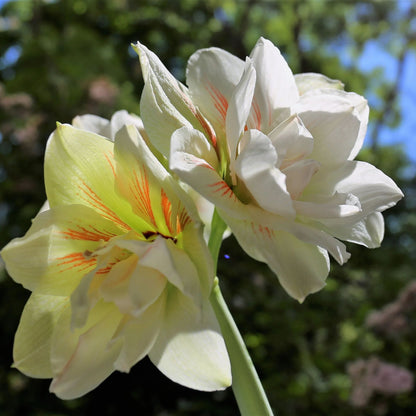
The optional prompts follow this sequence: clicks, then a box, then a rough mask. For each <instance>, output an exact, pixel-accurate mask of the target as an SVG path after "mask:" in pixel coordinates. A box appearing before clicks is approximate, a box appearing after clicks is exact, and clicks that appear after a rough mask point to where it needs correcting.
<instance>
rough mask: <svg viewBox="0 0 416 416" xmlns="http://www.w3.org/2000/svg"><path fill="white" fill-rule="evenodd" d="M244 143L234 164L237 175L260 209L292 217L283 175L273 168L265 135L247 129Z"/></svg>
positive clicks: (272, 152)
mask: <svg viewBox="0 0 416 416" xmlns="http://www.w3.org/2000/svg"><path fill="white" fill-rule="evenodd" d="M244 143H245V146H244V148H243V149H242V150H241V152H240V154H239V156H238V158H237V160H236V164H235V169H236V173H237V176H238V177H239V178H240V180H242V181H243V183H244V185H245V186H246V187H247V189H248V190H249V191H250V193H251V195H253V197H254V199H255V200H256V201H257V203H258V204H259V205H260V206H261V207H262V208H264V209H265V210H266V211H270V212H273V213H275V214H279V215H283V216H286V217H292V218H293V217H294V216H295V215H296V214H295V210H294V209H293V204H292V199H291V197H290V194H289V192H288V191H287V189H286V175H285V174H283V173H282V172H280V170H279V169H277V168H276V162H277V155H276V151H275V148H274V147H273V145H272V144H271V142H270V140H269V138H268V137H267V136H265V135H264V134H263V133H261V132H260V131H258V130H248V131H247V132H246V133H245V138H244Z"/></svg>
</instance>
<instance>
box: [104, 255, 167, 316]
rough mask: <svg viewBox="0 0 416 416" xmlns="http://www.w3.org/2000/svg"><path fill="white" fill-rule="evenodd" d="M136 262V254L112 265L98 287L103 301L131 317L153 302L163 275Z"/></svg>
mask: <svg viewBox="0 0 416 416" xmlns="http://www.w3.org/2000/svg"><path fill="white" fill-rule="evenodd" d="M137 262H138V259H137V256H134V255H132V256H130V257H129V258H127V259H126V260H123V261H121V262H119V263H117V264H115V265H114V266H113V267H112V268H111V271H110V272H109V273H108V274H107V275H106V276H105V279H104V280H103V282H102V284H101V285H100V289H99V290H100V294H101V295H102V297H103V299H104V300H105V301H107V302H113V303H114V304H116V305H117V307H118V309H119V310H120V311H121V312H123V313H129V314H131V315H134V316H137V315H138V314H139V313H140V312H141V311H142V310H143V309H146V308H147V307H149V305H151V304H152V303H154V302H155V300H156V299H157V298H158V297H159V296H160V295H161V293H162V292H163V290H164V289H165V286H166V277H165V276H163V275H162V274H161V273H160V272H159V271H157V270H155V269H152V268H148V267H143V266H141V265H140V264H137Z"/></svg>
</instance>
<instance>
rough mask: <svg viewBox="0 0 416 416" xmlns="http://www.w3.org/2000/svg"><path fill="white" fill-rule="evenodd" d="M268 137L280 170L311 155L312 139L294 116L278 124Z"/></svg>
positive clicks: (299, 120)
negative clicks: (274, 150) (275, 153)
mask: <svg viewBox="0 0 416 416" xmlns="http://www.w3.org/2000/svg"><path fill="white" fill-rule="evenodd" d="M268 136H269V138H270V140H271V142H272V144H273V146H274V147H275V149H276V152H277V157H278V161H277V167H279V168H280V169H284V168H285V167H286V166H287V165H288V164H290V163H293V162H294V161H297V160H301V159H303V158H305V157H307V156H309V155H310V154H311V153H312V150H313V137H312V135H311V133H309V131H308V130H307V129H306V127H305V125H304V124H303V123H302V120H301V119H300V118H299V117H298V116H297V115H296V114H295V115H293V116H291V117H289V118H288V119H286V120H285V121H283V122H282V123H280V124H278V125H277V126H276V127H275V128H274V129H273V130H272V131H271V132H270V133H269V134H268Z"/></svg>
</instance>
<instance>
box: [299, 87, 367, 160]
mask: <svg viewBox="0 0 416 416" xmlns="http://www.w3.org/2000/svg"><path fill="white" fill-rule="evenodd" d="M349 97H350V96H349V95H348V93H346V92H343V91H338V90H330V89H328V90H314V91H311V92H309V93H307V94H305V95H302V96H301V97H300V99H299V101H298V103H297V104H295V105H294V106H293V108H292V111H293V112H295V113H296V114H298V115H299V117H300V118H301V119H302V121H303V123H304V124H305V126H306V128H307V129H308V130H309V131H310V133H311V134H312V136H313V138H314V148H313V152H312V154H311V155H310V158H311V159H315V160H317V161H318V162H320V163H321V164H323V165H324V164H327V165H336V164H340V163H344V162H345V161H346V160H349V159H352V158H353V157H354V156H355V154H356V152H357V148H360V147H361V144H362V140H363V132H365V128H366V125H367V120H366V119H365V118H363V114H362V106H363V105H365V104H364V103H366V101H365V100H364V99H363V98H362V97H361V100H360V101H359V102H355V101H353V100H351V99H350V98H349Z"/></svg>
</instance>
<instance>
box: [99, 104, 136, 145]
mask: <svg viewBox="0 0 416 416" xmlns="http://www.w3.org/2000/svg"><path fill="white" fill-rule="evenodd" d="M125 125H133V126H134V127H136V128H137V130H139V132H140V133H141V134H142V133H143V132H144V126H143V122H142V119H141V118H140V117H138V116H136V115H134V114H129V113H128V112H127V111H126V110H120V111H117V112H115V113H114V114H113V116H112V117H111V122H110V123H109V124H108V125H107V126H105V128H103V129H102V130H101V131H100V134H101V135H103V136H105V137H108V138H109V139H112V140H114V138H115V137H116V134H117V132H118V131H119V130H120V129H121V128H122V127H124V126H125Z"/></svg>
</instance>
